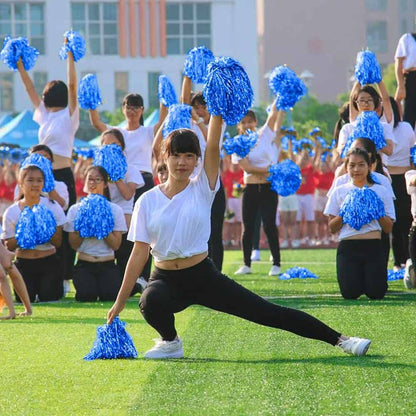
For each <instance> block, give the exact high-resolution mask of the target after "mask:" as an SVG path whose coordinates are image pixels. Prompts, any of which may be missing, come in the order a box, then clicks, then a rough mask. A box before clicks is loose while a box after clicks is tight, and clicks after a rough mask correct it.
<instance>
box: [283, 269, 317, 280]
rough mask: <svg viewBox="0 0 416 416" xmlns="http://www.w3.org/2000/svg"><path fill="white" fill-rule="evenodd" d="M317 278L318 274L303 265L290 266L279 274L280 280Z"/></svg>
mask: <svg viewBox="0 0 416 416" xmlns="http://www.w3.org/2000/svg"><path fill="white" fill-rule="evenodd" d="M309 278H310V279H317V278H318V276H317V275H316V274H314V273H312V272H311V271H309V270H308V269H306V268H305V267H292V268H291V269H288V270H286V271H285V272H284V273H282V274H281V275H280V276H279V279H280V280H289V279H309Z"/></svg>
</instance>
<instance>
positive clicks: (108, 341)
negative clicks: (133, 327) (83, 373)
mask: <svg viewBox="0 0 416 416" xmlns="http://www.w3.org/2000/svg"><path fill="white" fill-rule="evenodd" d="M125 326H126V323H125V322H123V321H120V319H119V317H118V316H116V317H115V318H114V321H113V322H112V323H111V325H107V324H105V325H101V326H99V327H98V328H97V338H96V339H95V341H94V344H93V347H92V348H91V351H90V352H89V353H88V354H87V355H86V356H85V357H84V360H86V361H92V360H97V359H101V360H112V359H115V358H137V350H136V347H135V346H134V342H133V338H132V337H131V335H130V334H129V333H128V332H127V331H126V329H125Z"/></svg>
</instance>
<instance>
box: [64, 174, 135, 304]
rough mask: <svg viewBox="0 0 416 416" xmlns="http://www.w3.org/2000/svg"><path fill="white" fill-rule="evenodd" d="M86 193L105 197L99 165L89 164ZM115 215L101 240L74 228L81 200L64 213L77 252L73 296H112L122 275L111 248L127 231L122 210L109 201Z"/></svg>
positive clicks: (85, 298) (91, 299)
mask: <svg viewBox="0 0 416 416" xmlns="http://www.w3.org/2000/svg"><path fill="white" fill-rule="evenodd" d="M85 183H86V188H87V192H88V195H91V194H99V195H103V196H106V197H107V198H108V196H109V195H108V174H107V172H106V170H105V169H104V168H102V167H101V166H90V167H89V168H88V169H87V171H86V178H85ZM109 204H110V207H111V212H112V215H113V219H114V227H113V230H112V231H111V232H110V233H109V234H108V235H107V236H106V237H104V238H103V239H102V240H101V239H97V238H94V237H90V238H83V237H81V236H80V233H79V231H75V228H74V225H75V218H76V217H77V213H78V210H79V209H80V205H81V203H78V204H75V205H73V206H72V207H71V208H70V209H69V211H68V215H67V221H66V223H65V226H64V230H65V231H67V232H68V233H69V242H70V244H71V246H72V248H73V249H74V250H76V251H77V252H78V259H77V264H76V265H75V269H74V278H73V281H74V286H75V290H76V293H75V299H76V300H78V301H81V302H95V301H96V300H100V301H107V300H114V299H115V298H116V296H117V292H118V290H119V289H120V285H121V275H120V271H119V268H118V266H117V265H116V264H115V261H114V260H115V254H114V252H115V251H116V250H118V248H119V247H120V244H121V235H122V233H125V232H126V231H127V226H126V220H125V219H124V215H123V210H122V209H121V208H120V207H119V206H118V205H116V204H113V203H111V202H109Z"/></svg>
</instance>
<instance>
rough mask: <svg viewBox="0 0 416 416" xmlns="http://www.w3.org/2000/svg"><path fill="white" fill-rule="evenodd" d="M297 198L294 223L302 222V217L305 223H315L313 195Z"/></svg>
mask: <svg viewBox="0 0 416 416" xmlns="http://www.w3.org/2000/svg"><path fill="white" fill-rule="evenodd" d="M296 196H297V198H298V204H299V208H298V213H297V214H296V221H302V217H305V220H306V221H315V209H314V208H315V204H314V195H313V194H306V195H296Z"/></svg>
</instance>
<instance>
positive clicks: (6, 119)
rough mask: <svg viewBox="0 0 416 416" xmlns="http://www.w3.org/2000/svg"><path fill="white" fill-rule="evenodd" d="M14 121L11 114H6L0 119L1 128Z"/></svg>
mask: <svg viewBox="0 0 416 416" xmlns="http://www.w3.org/2000/svg"><path fill="white" fill-rule="evenodd" d="M12 120H13V117H12V116H11V115H10V114H4V115H2V116H1V117H0V127H3V126H5V125H6V124H7V123H9V122H10V121H12Z"/></svg>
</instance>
